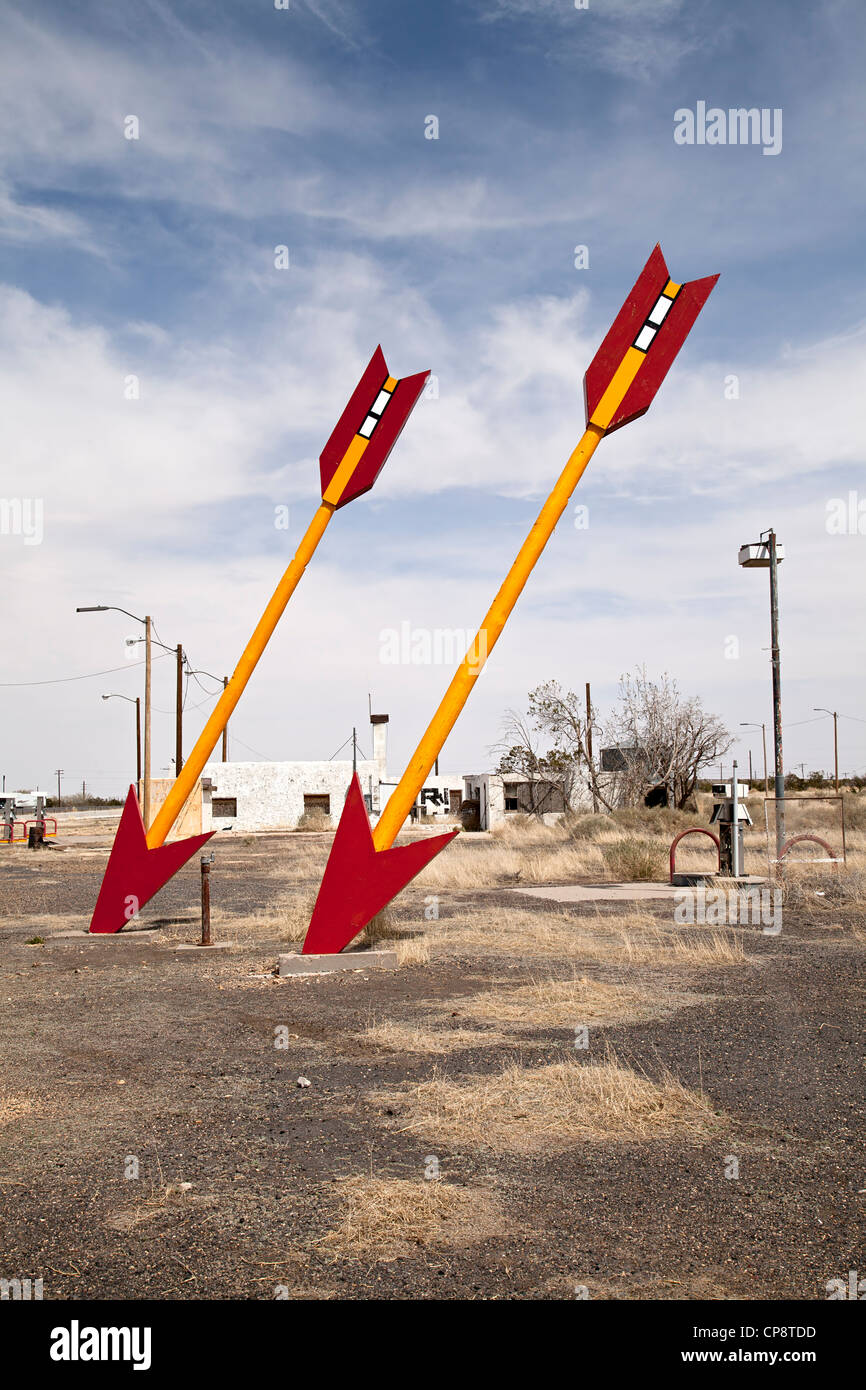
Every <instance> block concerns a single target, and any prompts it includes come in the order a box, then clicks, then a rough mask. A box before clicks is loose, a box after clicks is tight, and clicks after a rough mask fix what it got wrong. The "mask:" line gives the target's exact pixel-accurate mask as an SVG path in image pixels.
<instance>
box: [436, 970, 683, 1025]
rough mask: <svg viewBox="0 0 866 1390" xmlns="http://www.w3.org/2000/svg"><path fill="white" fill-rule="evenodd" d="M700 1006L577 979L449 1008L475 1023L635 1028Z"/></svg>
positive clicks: (489, 994)
mask: <svg viewBox="0 0 866 1390" xmlns="http://www.w3.org/2000/svg"><path fill="white" fill-rule="evenodd" d="M699 1002H702V996H699V995H691V994H682V993H679V994H677V993H674V992H673V991H666V992H664V993H661V992H660V991H659V989H658V987H657V986H656V987H654V988H653V989H652V990H648V989H635V988H634V987H632V986H630V985H620V984H607V983H605V982H604V981H601V980H590V979H588V978H587V977H586V976H585V975H582V976H577V975H575V976H574V978H573V979H571V980H553V979H546V980H533V981H532V982H531V983H530V984H527V985H520V986H518V987H517V988H516V989H509V990H507V991H506V990H486V991H484V992H483V993H481V994H475V995H473V996H472V997H471V998H470V999H454V1000H452V1001H450V1007H451V1008H452V1010H455V1011H458V1012H459V1011H462V1012H464V1013H466V1014H468V1015H469V1017H470V1018H477V1019H490V1020H492V1021H493V1022H494V1023H510V1024H516V1025H518V1026H519V1027H521V1028H573V1027H575V1026H577V1025H578V1024H582V1025H586V1026H589V1027H600V1026H602V1025H604V1024H609V1023H635V1022H639V1021H640V1020H642V1019H649V1018H658V1017H659V1016H660V1015H662V1014H665V1013H669V1012H673V1011H674V1010H676V1009H678V1008H682V1007H684V1006H685V1005H687V1004H694V1003H699Z"/></svg>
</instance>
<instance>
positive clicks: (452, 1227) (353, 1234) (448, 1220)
mask: <svg viewBox="0 0 866 1390" xmlns="http://www.w3.org/2000/svg"><path fill="white" fill-rule="evenodd" d="M337 1191H338V1194H339V1196H340V1198H341V1200H342V1203H343V1216H342V1220H341V1221H340V1224H339V1226H338V1227H337V1228H336V1229H335V1230H333V1231H330V1232H329V1233H328V1234H327V1235H326V1236H325V1237H324V1238H323V1240H322V1241H320V1242H319V1244H320V1246H321V1247H323V1248H324V1249H325V1250H330V1251H332V1252H333V1254H334V1255H335V1256H337V1257H339V1256H341V1255H356V1256H359V1257H362V1258H365V1259H377V1260H388V1259H396V1258H398V1257H399V1256H401V1255H405V1254H410V1253H412V1252H413V1251H417V1249H418V1247H419V1246H421V1247H424V1246H441V1245H448V1246H467V1245H472V1244H475V1243H476V1242H478V1241H482V1240H488V1239H489V1238H490V1237H492V1236H495V1235H499V1234H500V1233H501V1232H502V1230H503V1229H504V1222H503V1219H502V1213H501V1211H500V1208H499V1204H498V1203H497V1202H496V1201H495V1199H494V1198H493V1197H492V1196H491V1195H490V1193H489V1192H485V1191H482V1190H479V1189H478V1188H474V1189H473V1188H464V1187H455V1186H454V1185H453V1184H451V1183H446V1182H441V1181H436V1180H431V1181H429V1182H428V1181H426V1180H425V1179H423V1178H420V1179H418V1178H416V1179H409V1178H375V1177H352V1178H343V1179H341V1180H340V1181H339V1182H338V1183H337Z"/></svg>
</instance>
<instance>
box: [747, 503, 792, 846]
mask: <svg viewBox="0 0 866 1390" xmlns="http://www.w3.org/2000/svg"><path fill="white" fill-rule="evenodd" d="M765 536H766V538H767V539H766V540H764V537H765ZM784 558H785V547H784V546H782V545H778V544H777V543H776V533H775V531H774V530H773V529H772V528H770V530H769V531H762V533H761V539H760V540H759V541H754V542H751V543H750V544H748V545H741V546H740V553H739V556H738V559H739V563H740V565H742V567H743V568H744V569H769V571H770V660H771V663H772V669H773V748H774V754H775V801H776V858H777V859H779V860H780V859H781V857H782V850H783V849H784V848H785V771H784V763H783V759H782V675H781V662H780V659H779V575H778V570H779V565H780V563H781V561H782V560H784Z"/></svg>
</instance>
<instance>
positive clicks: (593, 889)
mask: <svg viewBox="0 0 866 1390" xmlns="http://www.w3.org/2000/svg"><path fill="white" fill-rule="evenodd" d="M677 877H679V875H677ZM736 883H737V884H738V885H740V886H745V887H748V886H757V885H759V884H762V883H766V879H763V878H757V877H754V876H752V877H749V878H740V879H737V880H736ZM713 886H714V880H713V879H712V878H710V879H709V880H708V882H707V883H706V884H704V883H701V884H699V885H693V884H680V883H564V884H559V885H555V886H553V887H550V888H512V889H511V890H510V891H511V892H512V893H520V894H521V895H522V896H523V897H527V898H547V899H548V901H550V902H555V903H604V902H646V901H648V900H650V899H652V898H655V899H660V900H662V901H664V899H665V898H671V899H673V898H676V897H677V896H678V895H681V894H682V893H683V892H684V891H686V892H688V891H689V888H691V891H692V892H696V891H697V887H701V888H703V887H706V888H709V889H711V888H712V887H713ZM718 886H719V887H720V888H721V889H722V891H726V890H727V889H728V888H729V887H733V886H735V885H734V881H733V880H727V879H726V880H725V881H724V884H718Z"/></svg>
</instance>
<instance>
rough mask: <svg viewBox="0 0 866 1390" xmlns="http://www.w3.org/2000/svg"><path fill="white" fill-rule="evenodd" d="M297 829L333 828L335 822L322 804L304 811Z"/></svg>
mask: <svg viewBox="0 0 866 1390" xmlns="http://www.w3.org/2000/svg"><path fill="white" fill-rule="evenodd" d="M295 829H296V830H318V831H320V832H321V831H324V830H333V829H334V822H333V821H332V820H331V817H330V816H329V815H328V813H327V812H326V811H323V810H322V809H321V807H320V806H314V807H313V808H312V809H311V810H309V811H304V813H303V815H301V817H300V818H299V820H298V823H297V825H296V826H295Z"/></svg>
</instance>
